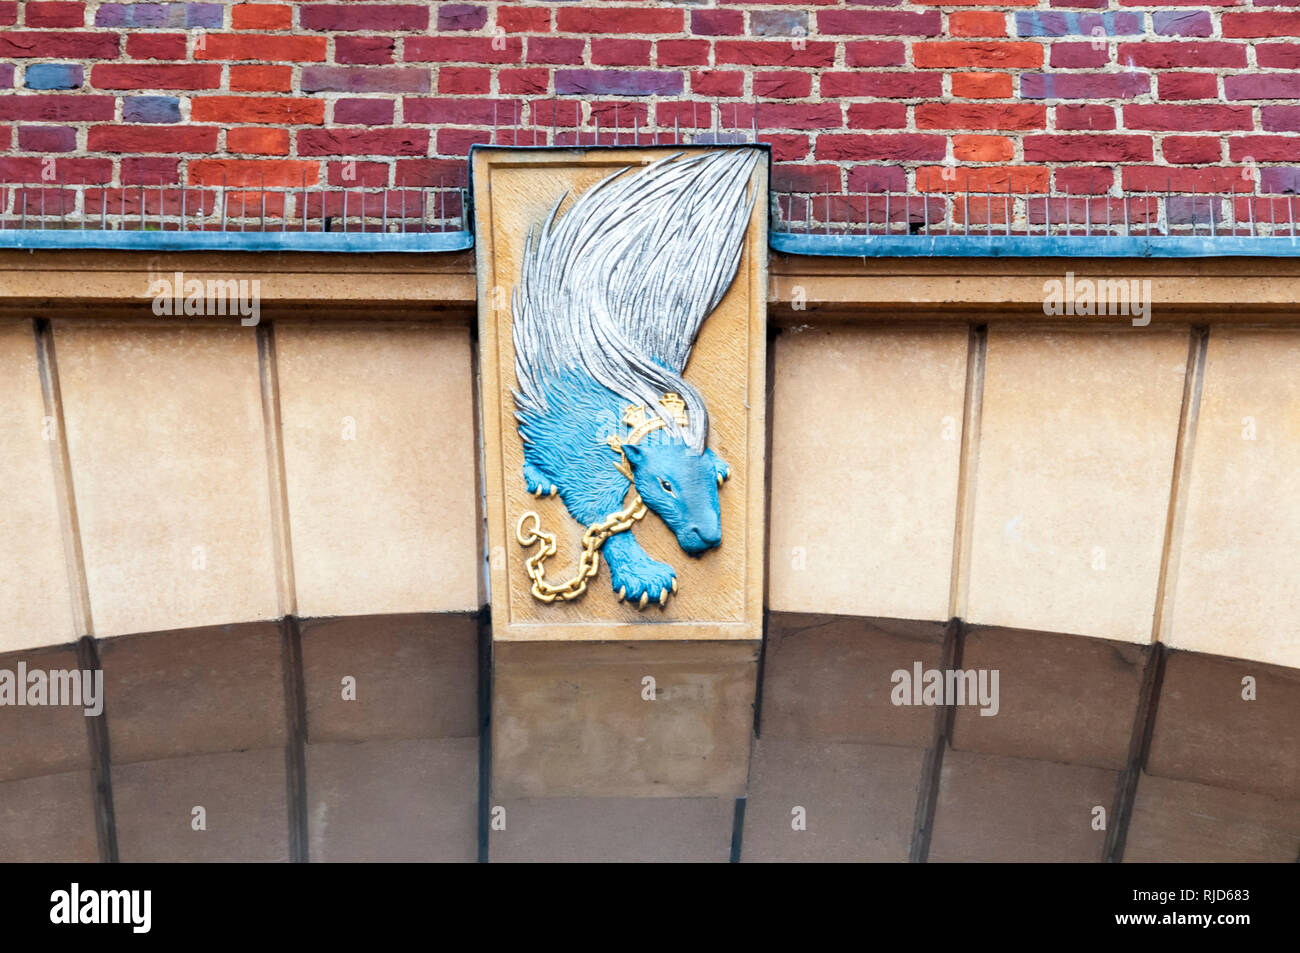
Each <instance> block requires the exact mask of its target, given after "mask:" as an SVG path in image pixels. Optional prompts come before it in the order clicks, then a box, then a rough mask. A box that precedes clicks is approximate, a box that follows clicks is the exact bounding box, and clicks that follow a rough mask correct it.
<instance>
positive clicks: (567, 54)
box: [524, 36, 587, 66]
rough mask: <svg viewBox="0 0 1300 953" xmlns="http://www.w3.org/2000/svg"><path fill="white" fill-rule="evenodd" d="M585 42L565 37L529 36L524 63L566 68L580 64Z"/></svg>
mask: <svg viewBox="0 0 1300 953" xmlns="http://www.w3.org/2000/svg"><path fill="white" fill-rule="evenodd" d="M586 45H587V41H586V40H579V39H574V38H570V37H565V36H530V37H529V38H528V55H527V56H526V57H525V58H524V62H526V63H545V64H547V65H551V66H568V65H569V64H576V63H581V62H582V51H583V48H584V47H585V46H586Z"/></svg>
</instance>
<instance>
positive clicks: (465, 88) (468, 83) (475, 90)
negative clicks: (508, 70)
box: [438, 66, 492, 96]
mask: <svg viewBox="0 0 1300 953" xmlns="http://www.w3.org/2000/svg"><path fill="white" fill-rule="evenodd" d="M491 91H492V72H491V70H488V69H483V68H480V67H476V66H444V67H442V68H441V69H439V70H438V92H440V93H452V94H460V95H466V94H468V95H471V96H473V95H480V94H486V93H489V92H491Z"/></svg>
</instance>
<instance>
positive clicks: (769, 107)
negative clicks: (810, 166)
mask: <svg viewBox="0 0 1300 953" xmlns="http://www.w3.org/2000/svg"><path fill="white" fill-rule="evenodd" d="M840 109H841V107H840V105H839V103H763V104H762V105H761V106H760V107H759V109H758V121H759V124H760V125H762V126H763V127H764V128H766V129H838V128H839V127H840V126H842V125H844V122H843V119H842V118H841V112H840Z"/></svg>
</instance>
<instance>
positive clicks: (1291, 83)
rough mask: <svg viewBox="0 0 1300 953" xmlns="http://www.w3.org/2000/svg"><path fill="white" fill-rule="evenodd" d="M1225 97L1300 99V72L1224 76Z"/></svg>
mask: <svg viewBox="0 0 1300 953" xmlns="http://www.w3.org/2000/svg"><path fill="white" fill-rule="evenodd" d="M1223 95H1224V98H1225V99H1300V73H1248V74H1238V75H1236V76H1225V77H1223Z"/></svg>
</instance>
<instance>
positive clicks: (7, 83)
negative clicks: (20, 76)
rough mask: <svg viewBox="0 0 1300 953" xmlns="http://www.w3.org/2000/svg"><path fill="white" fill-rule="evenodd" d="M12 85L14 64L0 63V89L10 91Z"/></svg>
mask: <svg viewBox="0 0 1300 953" xmlns="http://www.w3.org/2000/svg"><path fill="white" fill-rule="evenodd" d="M13 85H14V64H13V63H0V87H3V88H4V89H12V88H13Z"/></svg>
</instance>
